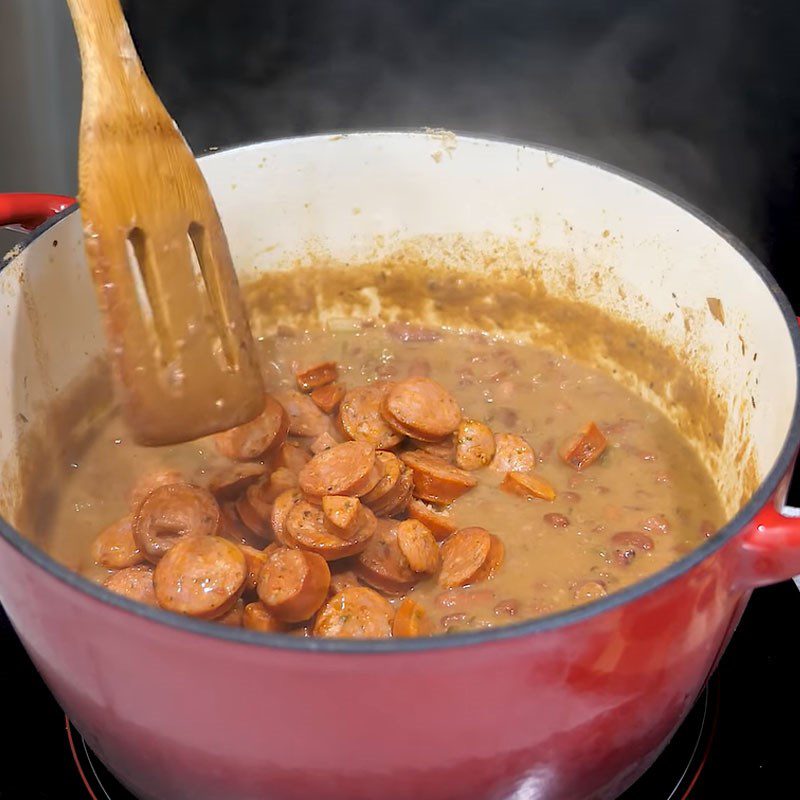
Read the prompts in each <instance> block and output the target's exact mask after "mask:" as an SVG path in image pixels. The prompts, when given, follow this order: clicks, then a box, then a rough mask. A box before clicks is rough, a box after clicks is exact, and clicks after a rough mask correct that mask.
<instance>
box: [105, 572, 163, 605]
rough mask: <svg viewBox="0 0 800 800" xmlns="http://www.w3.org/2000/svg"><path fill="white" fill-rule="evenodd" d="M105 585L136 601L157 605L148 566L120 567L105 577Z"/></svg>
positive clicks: (151, 574)
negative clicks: (117, 570)
mask: <svg viewBox="0 0 800 800" xmlns="http://www.w3.org/2000/svg"><path fill="white" fill-rule="evenodd" d="M105 587H106V589H110V590H111V591H112V592H116V593H117V594H121V595H122V596H123V597H127V598H128V599H129V600H136V602H137V603H145V604H146V605H148V606H158V601H157V600H156V595H155V591H154V590H153V568H152V567H150V566H145V565H144V564H139V565H137V566H135V567H127V568H126V569H121V570H120V571H119V572H115V573H114V574H113V575H111V576H110V577H109V578H107V579H106V582H105Z"/></svg>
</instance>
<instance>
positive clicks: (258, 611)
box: [242, 600, 289, 633]
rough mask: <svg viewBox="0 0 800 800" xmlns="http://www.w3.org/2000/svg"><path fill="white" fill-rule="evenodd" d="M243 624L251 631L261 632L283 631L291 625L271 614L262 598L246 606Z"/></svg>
mask: <svg viewBox="0 0 800 800" xmlns="http://www.w3.org/2000/svg"><path fill="white" fill-rule="evenodd" d="M242 625H243V626H244V627H245V628H246V629H247V630H249V631H258V632H259V633H283V632H284V631H285V630H287V628H288V627H289V626H288V625H287V624H286V623H285V622H281V620H279V619H278V618H277V617H276V616H274V615H273V614H271V613H270V612H269V611H268V610H267V608H266V606H265V605H264V604H263V603H262V602H261V601H260V600H259V601H258V602H255V603H248V604H247V605H246V606H245V607H244V614H243V615H242Z"/></svg>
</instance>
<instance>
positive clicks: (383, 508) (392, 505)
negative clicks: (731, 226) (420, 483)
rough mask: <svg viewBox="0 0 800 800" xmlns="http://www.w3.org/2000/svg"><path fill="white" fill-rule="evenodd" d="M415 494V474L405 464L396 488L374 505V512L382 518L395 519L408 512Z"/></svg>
mask: <svg viewBox="0 0 800 800" xmlns="http://www.w3.org/2000/svg"><path fill="white" fill-rule="evenodd" d="M413 492H414V474H413V473H412V471H411V470H410V469H409V468H408V467H407V466H406V465H405V464H403V466H402V470H401V471H400V477H399V478H398V480H397V483H396V484H395V485H394V488H393V489H392V490H391V491H390V492H388V493H387V494H385V495H384V496H383V497H382V498H381V499H380V500H378V501H377V502H376V503H373V504H372V510H373V511H374V512H375V514H376V515H377V516H380V517H395V516H397V515H398V514H401V513H402V512H403V511H405V510H406V508H407V506H408V504H409V502H410V501H411V497H412V495H413Z"/></svg>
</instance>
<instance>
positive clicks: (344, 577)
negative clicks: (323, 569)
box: [328, 569, 361, 597]
mask: <svg viewBox="0 0 800 800" xmlns="http://www.w3.org/2000/svg"><path fill="white" fill-rule="evenodd" d="M360 585H361V584H360V583H359V582H358V576H357V575H356V574H355V572H353V570H351V569H346V570H343V571H342V572H332V573H331V585H330V588H329V589H328V594H329V595H330V596H331V597H333V595H335V594H339V592H341V591H343V590H344V589H347V588H348V587H350V586H360Z"/></svg>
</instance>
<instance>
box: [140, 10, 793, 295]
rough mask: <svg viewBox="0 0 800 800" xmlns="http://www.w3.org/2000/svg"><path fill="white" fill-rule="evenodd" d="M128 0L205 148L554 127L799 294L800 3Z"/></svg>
mask: <svg viewBox="0 0 800 800" xmlns="http://www.w3.org/2000/svg"><path fill="white" fill-rule="evenodd" d="M126 9H127V14H128V18H129V21H130V25H131V29H132V31H133V34H134V37H135V38H136V41H137V43H138V46H139V48H140V51H141V55H142V59H143V61H144V63H145V66H146V68H147V69H148V71H149V73H150V75H151V77H152V80H153V82H154V84H155V85H156V88H157V89H158V91H159V92H160V93H161V94H162V96H163V98H164V100H165V102H166V104H167V106H168V108H169V109H170V110H171V112H172V113H173V115H174V116H175V118H176V119H177V121H178V123H179V125H180V126H181V128H182V129H183V131H184V132H185V134H186V136H187V138H188V139H189V141H190V143H191V144H192V146H193V147H194V149H195V150H197V151H201V150H204V149H206V148H208V147H209V146H212V145H216V146H225V145H232V144H236V143H239V142H244V141H250V140H256V139H266V138H270V137H276V136H286V135H292V134H302V133H309V132H319V131H329V130H334V129H335V130H341V129H359V128H361V129H363V128H392V127H418V126H423V125H429V126H433V127H445V128H451V129H455V130H463V131H470V132H479V133H490V134H494V135H502V136H509V137H516V138H520V139H526V140H532V141H536V142H544V143H547V144H552V145H558V146H561V147H564V148H567V149H572V150H576V151H580V152H583V153H585V154H588V155H592V156H595V157H597V158H600V159H602V160H605V161H608V162H610V163H613V164H615V165H617V166H620V167H623V168H626V169H629V170H631V171H633V172H636V173H639V174H641V175H644V176H646V177H649V178H651V179H652V180H654V181H656V182H657V183H660V184H662V185H664V186H665V187H667V188H669V189H672V190H673V191H675V192H677V193H679V194H681V195H683V196H685V197H686V198H687V199H689V200H691V201H692V202H694V203H695V204H697V205H699V206H701V207H702V208H703V209H704V210H706V211H707V212H708V213H710V214H711V215H712V216H713V217H715V218H717V219H718V220H719V221H720V222H722V223H723V224H725V225H726V226H728V227H729V228H730V229H731V230H732V231H733V232H734V233H735V234H736V235H737V236H739V237H740V238H741V239H742V240H744V242H745V243H746V244H748V245H749V246H750V247H751V248H752V249H753V250H755V251H756V253H757V254H758V255H759V256H761V257H762V258H763V259H764V260H765V261H766V263H767V264H768V266H769V267H770V269H772V270H773V272H774V274H776V276H777V277H778V278H779V280H780V282H781V283H782V284H783V285H784V287H785V288H786V289H787V291H789V293H790V294H793V287H791V286H790V283H791V279H792V276H793V273H794V263H795V259H796V256H797V254H798V248H800V237H799V236H798V233H797V225H796V222H795V221H796V218H797V211H798V208H797V206H798V191H797V186H798V169H797V162H798V156H800V46H798V42H800V12H799V11H798V9H797V6H796V4H794V3H789V2H781V1H780V0H703V2H702V3H698V2H697V1H696V0H650V2H648V1H647V0H604V1H603V2H598V1H597V0H569V2H558V1H557V0H494V2H493V1H492V0H402V1H400V0H267V1H266V2H264V1H262V2H251V1H250V0H228V2H218V0H214V2H212V1H211V0H160V1H159V2H152V0H128V2H127V3H126ZM791 299H793V300H794V301H795V305H796V307H800V297H792V298H791Z"/></svg>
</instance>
